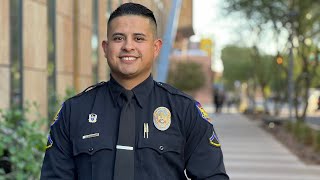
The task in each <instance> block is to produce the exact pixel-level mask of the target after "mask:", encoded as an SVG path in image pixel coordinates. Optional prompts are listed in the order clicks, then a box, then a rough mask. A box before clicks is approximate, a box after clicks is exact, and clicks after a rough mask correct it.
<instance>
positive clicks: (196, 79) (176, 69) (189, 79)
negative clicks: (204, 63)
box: [168, 61, 206, 92]
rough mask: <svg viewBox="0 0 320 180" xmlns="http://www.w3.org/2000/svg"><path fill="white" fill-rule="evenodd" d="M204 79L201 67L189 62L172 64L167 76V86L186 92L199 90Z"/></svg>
mask: <svg viewBox="0 0 320 180" xmlns="http://www.w3.org/2000/svg"><path fill="white" fill-rule="evenodd" d="M205 79H206V77H205V75H204V72H203V71H202V67H201V65H200V64H198V63H195V62H190V61H185V62H178V63H176V64H174V66H173V68H171V69H170V71H169V75H168V83H169V84H171V85H173V86H174V87H176V88H178V89H180V90H182V91H187V92H190V91H193V90H196V89H199V88H201V87H202V86H203V85H204V83H205Z"/></svg>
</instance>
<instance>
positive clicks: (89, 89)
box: [72, 81, 106, 98]
mask: <svg viewBox="0 0 320 180" xmlns="http://www.w3.org/2000/svg"><path fill="white" fill-rule="evenodd" d="M105 83H106V82H105V81H101V82H99V83H97V84H94V85H92V86H89V87H87V88H86V89H85V90H83V91H82V92H81V93H79V94H77V95H75V96H73V97H72V98H75V97H78V96H81V95H83V94H85V93H86V92H89V91H91V90H93V89H95V88H97V87H100V86H102V85H104V84H105Z"/></svg>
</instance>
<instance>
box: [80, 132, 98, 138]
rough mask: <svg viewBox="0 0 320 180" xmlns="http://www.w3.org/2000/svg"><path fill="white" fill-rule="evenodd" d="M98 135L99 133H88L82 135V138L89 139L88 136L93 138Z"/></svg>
mask: <svg viewBox="0 0 320 180" xmlns="http://www.w3.org/2000/svg"><path fill="white" fill-rule="evenodd" d="M98 136H99V133H94V134H88V135H84V136H82V139H89V138H94V137H98Z"/></svg>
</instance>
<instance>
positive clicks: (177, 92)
mask: <svg viewBox="0 0 320 180" xmlns="http://www.w3.org/2000/svg"><path fill="white" fill-rule="evenodd" d="M156 84H157V85H158V86H159V87H162V88H163V89H165V90H166V91H168V92H169V93H171V94H175V95H180V96H183V97H186V98H188V99H191V100H194V99H193V97H191V96H190V95H188V94H186V93H184V92H182V91H180V90H179V89H177V88H175V87H173V86H171V85H169V84H166V83H163V82H156Z"/></svg>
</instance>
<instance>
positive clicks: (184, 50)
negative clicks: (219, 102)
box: [170, 0, 213, 104]
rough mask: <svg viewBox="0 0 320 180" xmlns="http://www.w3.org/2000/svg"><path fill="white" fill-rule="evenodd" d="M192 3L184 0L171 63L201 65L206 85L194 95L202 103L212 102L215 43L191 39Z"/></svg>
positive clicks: (192, 32)
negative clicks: (212, 62) (213, 51)
mask: <svg viewBox="0 0 320 180" xmlns="http://www.w3.org/2000/svg"><path fill="white" fill-rule="evenodd" d="M192 3H193V1H192V0H183V2H182V6H181V12H180V18H179V23H178V29H177V35H176V39H175V43H174V46H173V48H174V50H173V53H172V54H171V57H170V61H171V63H178V62H180V61H191V62H195V63H198V64H200V65H201V67H202V71H203V73H204V75H205V79H203V81H204V82H205V85H204V86H203V87H201V88H200V89H199V90H197V91H195V92H192V95H193V96H194V98H195V99H196V100H197V101H199V102H200V103H202V104H211V103H212V83H213V80H212V78H213V72H212V70H211V57H212V49H213V47H212V46H213V43H212V41H211V40H210V39H203V40H201V41H200V42H198V43H194V42H191V41H190V37H191V36H192V35H194V31H193V21H192V15H193V11H192V9H193V6H192Z"/></svg>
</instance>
